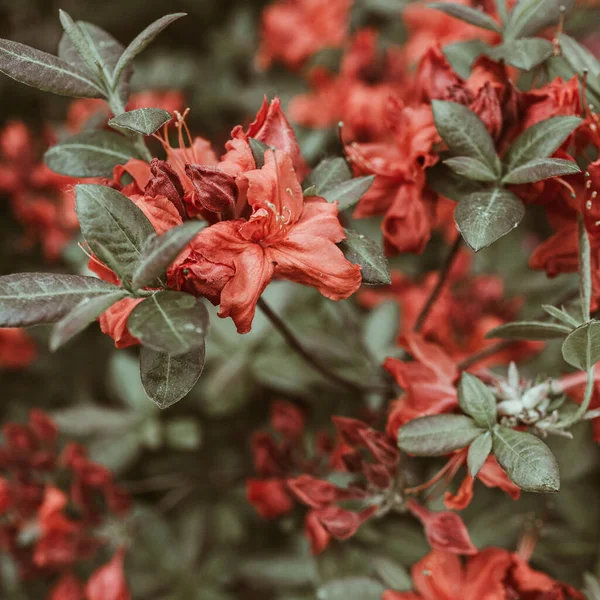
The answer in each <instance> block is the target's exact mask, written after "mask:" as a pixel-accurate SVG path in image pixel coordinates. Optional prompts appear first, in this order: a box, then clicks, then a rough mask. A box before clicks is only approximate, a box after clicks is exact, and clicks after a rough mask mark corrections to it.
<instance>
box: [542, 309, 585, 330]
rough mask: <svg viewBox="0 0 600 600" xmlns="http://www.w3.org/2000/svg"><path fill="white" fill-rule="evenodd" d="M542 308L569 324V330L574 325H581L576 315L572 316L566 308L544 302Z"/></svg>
mask: <svg viewBox="0 0 600 600" xmlns="http://www.w3.org/2000/svg"><path fill="white" fill-rule="evenodd" d="M542 308H543V309H544V311H545V312H547V313H548V314H549V315H550V316H551V317H554V318H555V319H557V320H559V321H561V322H562V323H563V324H565V325H567V326H568V327H569V330H571V329H573V327H579V325H581V323H579V322H578V321H577V319H575V317H573V316H571V315H570V314H569V313H568V312H567V311H566V310H565V309H564V308H563V309H560V308H556V306H552V305H550V304H542Z"/></svg>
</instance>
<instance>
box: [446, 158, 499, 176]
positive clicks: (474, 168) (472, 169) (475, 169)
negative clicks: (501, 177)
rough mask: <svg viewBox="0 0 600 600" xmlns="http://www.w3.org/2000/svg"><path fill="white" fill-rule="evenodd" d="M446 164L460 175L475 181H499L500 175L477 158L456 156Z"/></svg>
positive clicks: (447, 160)
mask: <svg viewBox="0 0 600 600" xmlns="http://www.w3.org/2000/svg"><path fill="white" fill-rule="evenodd" d="M444 164H445V165H448V166H449V167H450V168H451V169H452V170H453V171H454V172H455V173H457V174H458V175H461V176H462V177H466V178H467V179H471V180H473V181H487V182H491V181H497V180H498V175H496V173H494V172H493V171H492V170H491V169H490V168H489V167H488V165H486V164H485V163H482V162H481V161H480V160H478V159H477V158H470V157H469V156H456V157H454V158H448V159H446V160H445V161H444Z"/></svg>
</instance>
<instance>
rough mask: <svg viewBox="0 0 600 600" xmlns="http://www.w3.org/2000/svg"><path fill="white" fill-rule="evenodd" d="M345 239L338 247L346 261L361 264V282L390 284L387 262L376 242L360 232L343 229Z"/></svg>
mask: <svg viewBox="0 0 600 600" xmlns="http://www.w3.org/2000/svg"><path fill="white" fill-rule="evenodd" d="M344 231H345V232H346V239H345V240H344V241H342V242H340V244H339V247H340V249H341V250H342V252H343V253H344V256H345V257H346V259H347V260H348V261H350V262H351V263H353V264H355V265H360V266H361V275H362V280H363V283H364V284H366V285H390V284H391V283H392V278H391V275H390V270H389V267H388V262H387V259H386V258H385V256H384V255H383V252H382V251H381V248H380V246H379V244H377V242H375V241H373V240H372V239H370V238H368V237H367V236H366V235H363V234H362V233H357V232H356V231H352V230H351V229H345V230H344Z"/></svg>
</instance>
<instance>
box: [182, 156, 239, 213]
mask: <svg viewBox="0 0 600 600" xmlns="http://www.w3.org/2000/svg"><path fill="white" fill-rule="evenodd" d="M185 173H186V175H187V176H188V178H189V179H190V181H191V182H192V186H193V187H194V191H195V195H194V196H193V200H194V205H195V202H196V201H197V202H198V203H199V205H200V206H197V205H195V206H194V209H195V212H196V213H198V212H199V211H200V209H205V210H208V211H209V212H213V213H218V214H220V215H222V216H223V218H224V219H231V218H232V217H233V215H234V210H235V204H236V201H237V196H238V188H237V184H236V182H235V178H234V177H232V176H231V175H228V174H227V173H225V172H224V171H221V169H219V168H218V167H214V166H211V165H186V166H185Z"/></svg>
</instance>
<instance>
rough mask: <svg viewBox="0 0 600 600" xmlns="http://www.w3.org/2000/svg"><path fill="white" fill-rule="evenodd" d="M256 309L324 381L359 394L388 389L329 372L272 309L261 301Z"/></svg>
mask: <svg viewBox="0 0 600 600" xmlns="http://www.w3.org/2000/svg"><path fill="white" fill-rule="evenodd" d="M258 307H259V308H260V309H261V310H262V311H263V313H264V314H265V316H266V317H267V318H268V319H269V321H271V323H272V324H273V326H274V327H275V329H277V331H279V333H280V334H281V336H282V337H283V338H284V339H285V341H286V342H287V343H288V345H289V346H290V348H292V350H294V351H295V352H296V353H297V354H298V355H299V356H301V357H302V358H303V359H304V360H305V361H306V362H307V363H308V364H309V365H310V366H311V367H313V369H315V371H317V372H319V373H320V374H321V375H323V377H325V378H326V379H330V380H331V381H335V382H336V383H338V384H339V385H341V386H343V387H345V388H346V389H349V390H352V391H353V392H359V393H361V394H364V393H369V392H385V391H387V389H388V387H387V386H385V385H365V384H362V383H359V382H357V381H352V380H350V379H346V377H344V376H343V375H340V374H339V373H336V372H334V371H331V370H330V369H328V368H327V367H326V366H325V365H324V364H323V363H322V362H321V361H320V360H319V359H318V358H316V357H314V356H313V355H312V354H311V353H310V352H309V351H308V350H307V349H306V348H305V347H304V346H303V345H302V342H301V341H300V340H299V339H298V338H297V337H296V335H295V334H294V332H293V331H292V330H291V329H290V328H289V327H288V326H287V324H286V323H285V321H284V320H283V319H281V317H279V315H277V314H276V313H275V312H274V311H273V309H272V308H271V307H270V306H269V305H268V304H267V303H266V302H265V301H264V300H263V299H262V298H259V299H258Z"/></svg>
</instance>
